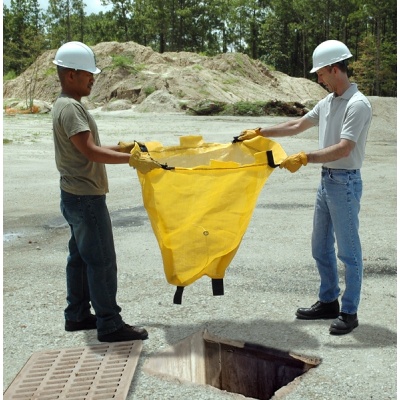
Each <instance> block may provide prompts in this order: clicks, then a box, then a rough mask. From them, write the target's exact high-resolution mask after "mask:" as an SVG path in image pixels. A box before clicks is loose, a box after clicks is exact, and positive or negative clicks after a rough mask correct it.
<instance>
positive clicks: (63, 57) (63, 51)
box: [53, 42, 101, 74]
mask: <svg viewBox="0 0 400 400" xmlns="http://www.w3.org/2000/svg"><path fill="white" fill-rule="evenodd" d="M53 63H54V64H56V65H59V66H60V67H64V68H72V69H76V70H78V69H79V70H83V71H88V72H91V73H92V74H99V73H100V72H101V70H100V69H98V68H97V67H96V58H95V56H94V53H93V51H92V49H91V48H90V47H89V46H86V44H84V43H81V42H68V43H65V44H63V45H62V46H61V47H60V48H59V49H58V50H57V53H56V56H55V58H54V60H53Z"/></svg>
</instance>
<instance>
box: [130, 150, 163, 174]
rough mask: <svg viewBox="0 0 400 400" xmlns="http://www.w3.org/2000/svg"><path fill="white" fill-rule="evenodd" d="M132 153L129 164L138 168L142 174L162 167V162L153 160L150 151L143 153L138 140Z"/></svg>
mask: <svg viewBox="0 0 400 400" xmlns="http://www.w3.org/2000/svg"><path fill="white" fill-rule="evenodd" d="M130 153H131V157H130V159H129V165H130V166H131V167H133V168H136V169H137V170H138V171H140V172H141V173H142V174H146V173H147V172H150V171H151V170H153V169H155V168H161V164H160V163H159V162H157V161H155V160H153V159H152V158H151V157H150V155H149V154H148V153H142V152H141V151H140V147H139V144H138V143H137V142H135V144H134V146H133V148H132V150H131V151H130Z"/></svg>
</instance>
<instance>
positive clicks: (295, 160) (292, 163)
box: [279, 151, 308, 172]
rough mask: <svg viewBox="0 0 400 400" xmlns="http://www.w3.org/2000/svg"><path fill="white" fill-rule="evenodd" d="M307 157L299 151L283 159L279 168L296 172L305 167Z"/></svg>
mask: <svg viewBox="0 0 400 400" xmlns="http://www.w3.org/2000/svg"><path fill="white" fill-rule="evenodd" d="M307 162H308V160H307V156H306V153H304V151H301V152H300V153H297V154H293V155H291V156H289V157H287V158H285V159H284V160H283V161H282V162H281V163H280V165H279V168H286V169H288V170H289V171H290V172H296V171H298V170H299V168H300V167H301V166H302V165H304V166H306V165H307Z"/></svg>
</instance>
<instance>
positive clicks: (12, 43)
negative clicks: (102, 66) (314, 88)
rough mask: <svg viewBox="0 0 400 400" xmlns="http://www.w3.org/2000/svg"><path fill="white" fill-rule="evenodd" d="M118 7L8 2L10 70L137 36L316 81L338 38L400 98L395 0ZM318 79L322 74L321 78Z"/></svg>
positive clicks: (377, 83) (77, 1) (175, 1)
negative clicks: (319, 64) (317, 59)
mask: <svg viewBox="0 0 400 400" xmlns="http://www.w3.org/2000/svg"><path fill="white" fill-rule="evenodd" d="M101 2H102V4H103V5H110V6H111V10H110V11H107V12H99V13H98V14H90V15H86V14H85V12H84V7H85V3H84V2H83V1H82V0H49V7H48V8H47V10H43V9H41V8H40V6H39V2H38V0H11V3H10V6H9V7H7V6H4V7H3V53H4V54H3V73H4V75H5V79H9V78H12V77H14V76H17V75H19V74H20V73H21V72H23V71H24V70H25V69H26V68H27V67H28V66H29V65H30V64H31V63H32V62H33V61H34V60H35V59H36V58H37V56H38V55H39V54H41V52H43V51H44V50H49V49H56V48H58V47H59V46H60V45H62V44H63V43H65V42H67V41H71V40H79V41H82V42H85V43H86V44H88V45H95V44H97V43H100V42H107V41H118V42H127V41H134V42H137V43H139V44H142V45H144V46H149V47H151V48H152V49H153V50H155V51H158V52H160V53H163V52H167V51H174V52H178V51H190V52H196V53H201V54H204V55H209V56H213V55H216V54H219V53H223V52H242V53H245V54H248V55H249V56H250V57H251V58H253V59H259V60H261V61H263V62H264V63H265V64H267V65H268V67H269V68H272V69H275V70H278V71H281V72H284V73H286V74H288V75H290V76H294V77H304V78H310V79H313V75H311V74H310V73H309V71H310V69H311V67H312V52H313V50H314V48H315V47H316V46H317V45H318V44H319V43H321V42H322V41H324V40H327V39H337V40H341V41H343V42H344V43H346V44H347V46H348V47H349V48H350V51H351V52H352V54H353V56H354V57H353V58H352V59H351V63H350V69H351V72H352V74H353V77H354V80H355V81H356V82H357V83H358V84H359V87H360V89H361V90H363V91H364V93H366V94H367V95H375V96H396V95H397V88H396V87H397V84H396V82H397V75H396V72H397V36H396V33H397V32H396V29H397V10H396V8H397V3H396V1H395V0H386V1H385V2H378V1H376V0H347V1H343V0H318V1H317V0H207V1H199V0H101ZM314 78H315V77H314Z"/></svg>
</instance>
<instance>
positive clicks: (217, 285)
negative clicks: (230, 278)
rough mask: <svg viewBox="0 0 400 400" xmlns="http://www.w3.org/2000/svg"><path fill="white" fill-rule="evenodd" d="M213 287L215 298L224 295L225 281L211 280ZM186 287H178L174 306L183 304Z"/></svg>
mask: <svg viewBox="0 0 400 400" xmlns="http://www.w3.org/2000/svg"><path fill="white" fill-rule="evenodd" d="M211 286H212V292H213V296H223V295H224V280H223V279H211ZM184 289H185V286H177V287H176V291H175V295H174V304H182V296H183V290H184Z"/></svg>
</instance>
